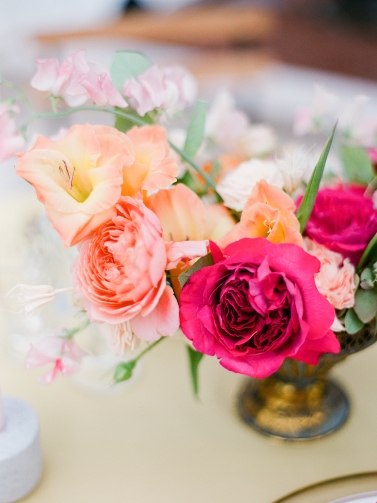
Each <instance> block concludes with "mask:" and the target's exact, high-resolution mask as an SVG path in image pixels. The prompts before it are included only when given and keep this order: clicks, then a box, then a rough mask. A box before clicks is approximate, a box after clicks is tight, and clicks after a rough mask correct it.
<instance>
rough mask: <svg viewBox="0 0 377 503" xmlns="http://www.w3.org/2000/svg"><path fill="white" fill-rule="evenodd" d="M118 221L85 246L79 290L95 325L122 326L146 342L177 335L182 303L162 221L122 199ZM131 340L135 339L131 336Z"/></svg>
mask: <svg viewBox="0 0 377 503" xmlns="http://www.w3.org/2000/svg"><path fill="white" fill-rule="evenodd" d="M116 212H117V213H116V216H115V217H114V218H113V219H112V220H111V221H110V222H107V223H106V224H104V225H103V226H102V227H100V228H99V229H98V230H97V231H96V232H95V233H94V234H93V236H92V237H91V239H87V240H85V241H83V243H81V245H80V249H79V256H78V258H77V260H76V261H75V262H74V264H73V266H72V273H73V276H74V282H75V288H76V291H77V293H78V294H79V295H80V296H81V297H83V299H84V306H85V309H86V310H87V312H88V316H89V318H90V319H91V321H93V322H107V323H111V324H120V323H123V322H126V321H130V324H129V329H127V330H126V332H129V331H130V330H132V333H134V334H135V335H136V336H137V337H139V338H140V339H144V340H156V339H158V338H160V337H161V336H165V335H174V333H175V332H176V330H177V329H178V325H179V323H178V304H177V301H176V299H175V297H174V295H173V291H172V289H171V288H170V287H169V286H167V285H166V275H165V268H166V263H167V254H166V249H165V241H164V238H163V236H162V229H161V224H160V221H159V219H158V218H157V216H156V215H155V214H154V213H153V212H152V211H151V210H149V209H148V208H147V207H146V206H145V205H144V204H143V202H142V201H138V200H133V199H131V198H130V197H122V198H120V200H119V202H118V203H117V205H116ZM127 337H128V338H129V334H128V335H127Z"/></svg>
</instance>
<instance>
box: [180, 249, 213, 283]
mask: <svg viewBox="0 0 377 503" xmlns="http://www.w3.org/2000/svg"><path fill="white" fill-rule="evenodd" d="M211 265H213V258H212V253H207V255H204V257H200V259H198V260H197V261H196V262H195V263H194V264H193V265H192V266H191V267H190V268H189V269H187V270H186V271H183V272H182V273H181V274H180V275H179V276H178V281H179V284H180V285H181V287H182V288H183V287H184V286H185V284H186V283H187V281H188V280H189V278H190V276H191V275H192V274H194V273H195V272H198V271H200V269H203V267H208V266H211Z"/></svg>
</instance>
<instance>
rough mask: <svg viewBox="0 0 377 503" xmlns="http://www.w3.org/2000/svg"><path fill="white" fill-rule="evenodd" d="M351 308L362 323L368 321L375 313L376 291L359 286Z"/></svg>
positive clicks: (376, 307)
mask: <svg viewBox="0 0 377 503" xmlns="http://www.w3.org/2000/svg"><path fill="white" fill-rule="evenodd" d="M353 309H354V311H355V313H356V314H357V316H358V318H359V319H360V320H361V321H362V322H363V323H368V322H369V321H371V320H372V319H373V318H374V317H375V316H376V314H377V293H376V292H375V291H374V290H363V289H361V288H360V289H359V290H357V292H356V295H355V305H354V307H353Z"/></svg>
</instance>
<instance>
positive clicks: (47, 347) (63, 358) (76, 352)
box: [26, 335, 87, 384]
mask: <svg viewBox="0 0 377 503" xmlns="http://www.w3.org/2000/svg"><path fill="white" fill-rule="evenodd" d="M86 354H87V353H86V351H84V350H83V349H81V348H80V347H79V346H78V345H77V344H76V343H75V342H74V341H73V340H70V339H65V338H64V337H59V336H57V335H52V336H49V337H43V339H41V340H40V341H38V342H36V343H35V344H31V347H30V350H29V352H28V354H27V356H26V368H27V369H28V370H29V369H34V368H37V367H41V366H43V365H47V364H48V363H53V367H52V369H51V370H50V371H49V372H47V374H45V375H44V376H42V377H41V378H40V379H39V382H40V383H41V384H51V383H52V382H53V381H54V380H55V378H56V377H57V375H58V374H59V372H60V373H61V375H62V376H69V375H71V374H73V373H75V372H77V371H78V370H79V369H80V367H81V360H82V358H83V357H84V356H85V355H86Z"/></svg>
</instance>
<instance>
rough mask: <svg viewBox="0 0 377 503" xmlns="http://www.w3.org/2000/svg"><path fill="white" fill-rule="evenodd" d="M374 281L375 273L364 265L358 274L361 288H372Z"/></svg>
mask: <svg viewBox="0 0 377 503" xmlns="http://www.w3.org/2000/svg"><path fill="white" fill-rule="evenodd" d="M375 281H376V277H375V274H374V273H373V271H372V270H371V269H370V268H369V267H366V268H365V269H364V270H363V271H362V273H361V274H360V286H361V288H362V289H363V290H371V289H372V288H374V284H375Z"/></svg>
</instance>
